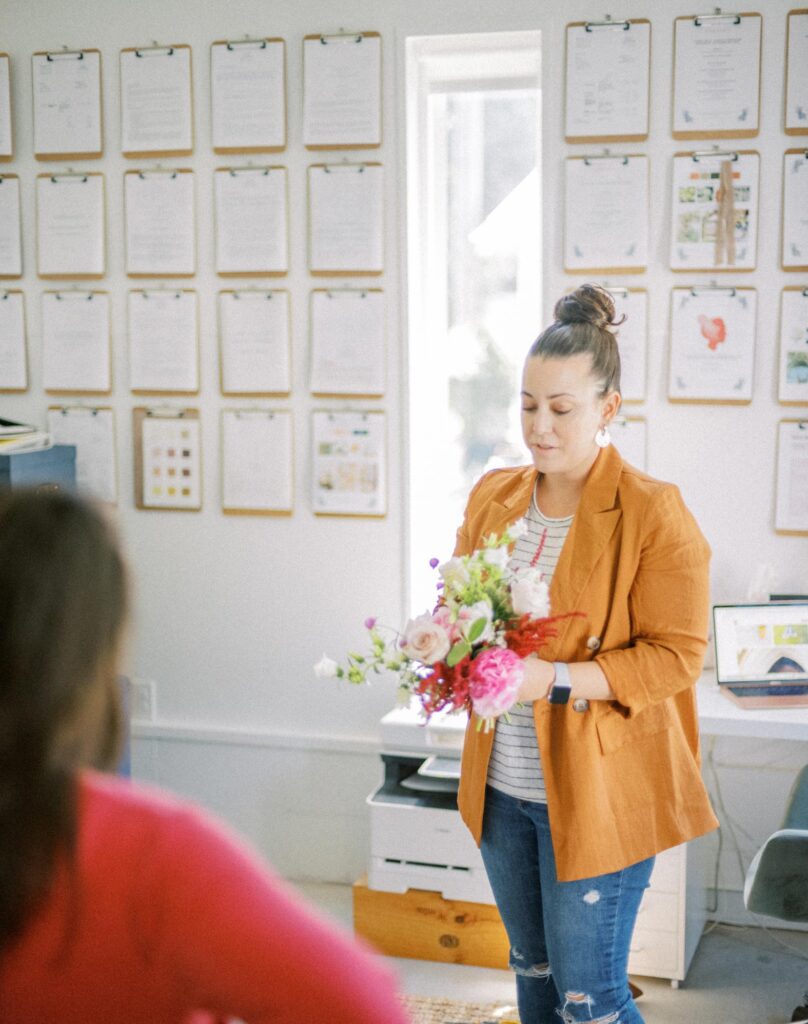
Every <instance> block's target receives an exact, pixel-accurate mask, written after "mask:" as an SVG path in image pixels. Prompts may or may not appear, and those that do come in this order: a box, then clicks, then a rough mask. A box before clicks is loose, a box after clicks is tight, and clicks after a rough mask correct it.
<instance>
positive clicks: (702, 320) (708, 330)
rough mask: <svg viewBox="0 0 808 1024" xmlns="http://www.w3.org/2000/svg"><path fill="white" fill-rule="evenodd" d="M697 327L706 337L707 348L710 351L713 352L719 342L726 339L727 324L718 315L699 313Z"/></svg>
mask: <svg viewBox="0 0 808 1024" xmlns="http://www.w3.org/2000/svg"><path fill="white" fill-rule="evenodd" d="M699 327H700V328H701V333H702V335H703V336H704V337H705V338H706V339H707V348H709V350H710V351H711V352H715V350H716V349H717V348H718V346H719V345H720V344H721V342H722V341H726V339H727V325H726V324H725V323H724V321H723V320H722V319H721V317H720V316H715V317H709V316H705V315H704V313H701V314H700V315H699Z"/></svg>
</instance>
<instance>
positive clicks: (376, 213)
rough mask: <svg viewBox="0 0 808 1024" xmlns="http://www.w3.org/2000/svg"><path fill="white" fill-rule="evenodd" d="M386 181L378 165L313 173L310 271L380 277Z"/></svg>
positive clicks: (333, 166) (319, 169)
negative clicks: (376, 275)
mask: <svg viewBox="0 0 808 1024" xmlns="http://www.w3.org/2000/svg"><path fill="white" fill-rule="evenodd" d="M383 185H384V175H383V171H382V168H381V167H380V166H378V165H376V164H352V165H351V164H346V165H343V164H331V165H328V166H325V167H322V166H313V167H309V217H310V226H309V246H310V249H309V269H310V270H311V271H312V273H320V274H327V273H335V272H336V273H360V274H361V273H364V274H380V273H381V272H382V270H383V269H384V259H383V241H384V235H383V230H382V211H383V198H384V197H383V192H384V188H383Z"/></svg>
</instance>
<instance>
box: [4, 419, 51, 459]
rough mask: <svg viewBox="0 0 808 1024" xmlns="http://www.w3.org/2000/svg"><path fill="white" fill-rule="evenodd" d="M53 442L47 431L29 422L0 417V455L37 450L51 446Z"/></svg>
mask: <svg viewBox="0 0 808 1024" xmlns="http://www.w3.org/2000/svg"><path fill="white" fill-rule="evenodd" d="M52 444H53V439H52V438H51V435H50V434H49V433H47V431H44V430H40V429H39V428H38V427H32V426H31V425H30V424H28V423H15V422H14V421H13V420H4V419H2V418H0V455H8V454H10V453H11V452H30V451H36V450H37V449H39V448H50V447H51V445H52Z"/></svg>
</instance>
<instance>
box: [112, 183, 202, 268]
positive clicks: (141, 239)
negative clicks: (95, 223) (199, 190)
mask: <svg viewBox="0 0 808 1024" xmlns="http://www.w3.org/2000/svg"><path fill="white" fill-rule="evenodd" d="M124 197H125V208H126V210H125V212H126V273H127V274H128V275H129V276H130V277H192V276H193V274H194V273H195V270H196V222H195V218H194V175H193V171H167V172H163V171H147V172H144V171H128V172H127V173H126V174H125V175H124Z"/></svg>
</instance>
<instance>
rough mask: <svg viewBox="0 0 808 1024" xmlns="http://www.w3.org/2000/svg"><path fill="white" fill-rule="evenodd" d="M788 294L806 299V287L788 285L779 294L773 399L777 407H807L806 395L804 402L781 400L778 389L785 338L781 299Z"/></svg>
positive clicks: (781, 379) (807, 398)
mask: <svg viewBox="0 0 808 1024" xmlns="http://www.w3.org/2000/svg"><path fill="white" fill-rule="evenodd" d="M789 292H798V293H801V294H802V296H803V297H804V298H806V299H808V287H806V286H805V285H798V284H789V285H786V286H785V288H783V289H782V291H781V292H780V317H779V325H778V326H779V332H778V333H779V341H780V343H779V345H778V347H777V380H776V382H775V398H776V400H777V404H778V405H790V406H803V407H804V406H806V405H808V395H806V398H805V401H793V400H791V399H787V398H781V397H780V388H781V386H782V383H783V377H782V373H783V355H784V353H783V344H784V342H785V338H784V336H783V306H784V302H783V299H784V297H785V295H786V294H787V293H789ZM806 308H808V303H806Z"/></svg>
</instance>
